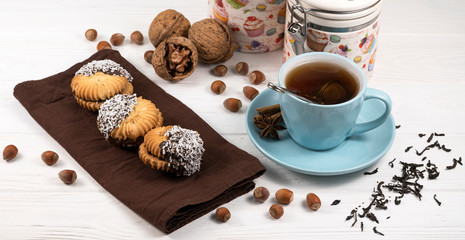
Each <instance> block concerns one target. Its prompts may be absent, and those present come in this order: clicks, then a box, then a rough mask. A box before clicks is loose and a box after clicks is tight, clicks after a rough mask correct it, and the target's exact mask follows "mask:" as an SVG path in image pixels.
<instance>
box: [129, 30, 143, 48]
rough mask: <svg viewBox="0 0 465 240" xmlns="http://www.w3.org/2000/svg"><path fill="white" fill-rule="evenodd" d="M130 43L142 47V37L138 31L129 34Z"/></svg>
mask: <svg viewBox="0 0 465 240" xmlns="http://www.w3.org/2000/svg"><path fill="white" fill-rule="evenodd" d="M131 42H133V43H135V44H137V45H142V44H143V43H144V35H142V33H141V32H140V31H134V32H133V33H131Z"/></svg>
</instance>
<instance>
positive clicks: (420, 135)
mask: <svg viewBox="0 0 465 240" xmlns="http://www.w3.org/2000/svg"><path fill="white" fill-rule="evenodd" d="M418 136H419V137H421V138H422V137H424V136H426V134H424V133H419V134H418Z"/></svg>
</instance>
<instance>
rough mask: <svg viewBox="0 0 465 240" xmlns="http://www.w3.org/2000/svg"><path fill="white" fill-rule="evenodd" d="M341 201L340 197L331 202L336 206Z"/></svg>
mask: <svg viewBox="0 0 465 240" xmlns="http://www.w3.org/2000/svg"><path fill="white" fill-rule="evenodd" d="M340 202H341V200H340V199H336V200H334V201H333V203H331V206H336V205H338V204H339V203H340Z"/></svg>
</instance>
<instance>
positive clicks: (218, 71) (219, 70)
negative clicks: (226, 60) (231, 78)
mask: <svg viewBox="0 0 465 240" xmlns="http://www.w3.org/2000/svg"><path fill="white" fill-rule="evenodd" d="M213 73H214V74H215V75H216V76H218V77H222V76H224V75H226V73H228V67H226V66H225V65H223V64H221V65H217V66H215V68H213Z"/></svg>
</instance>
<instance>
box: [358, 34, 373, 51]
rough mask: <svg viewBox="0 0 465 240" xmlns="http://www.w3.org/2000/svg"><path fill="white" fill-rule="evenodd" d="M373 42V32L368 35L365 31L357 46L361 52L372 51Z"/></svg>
mask: <svg viewBox="0 0 465 240" xmlns="http://www.w3.org/2000/svg"><path fill="white" fill-rule="evenodd" d="M374 43H375V35H374V34H370V35H368V33H367V34H365V37H364V38H362V39H361V40H360V44H359V45H358V47H359V48H360V50H361V51H362V53H364V54H367V53H370V52H371V51H373V48H374V47H373V46H374V45H375V44H374Z"/></svg>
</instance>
